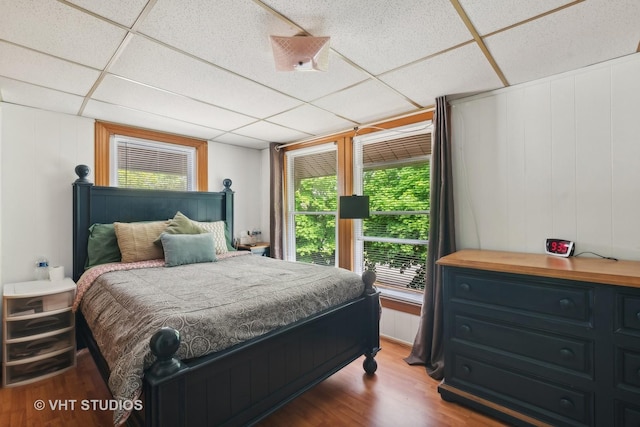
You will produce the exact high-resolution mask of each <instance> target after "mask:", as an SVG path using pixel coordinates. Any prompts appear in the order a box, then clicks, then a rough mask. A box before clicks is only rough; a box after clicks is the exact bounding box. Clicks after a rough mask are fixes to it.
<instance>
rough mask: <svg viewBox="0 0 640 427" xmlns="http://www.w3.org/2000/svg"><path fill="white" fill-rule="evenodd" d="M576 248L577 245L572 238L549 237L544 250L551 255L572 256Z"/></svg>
mask: <svg viewBox="0 0 640 427" xmlns="http://www.w3.org/2000/svg"><path fill="white" fill-rule="evenodd" d="M575 248H576V245H575V243H574V242H572V241H571V240H563V239H547V242H546V244H545V248H544V252H545V253H546V254H549V255H555V256H561V257H570V256H571V255H573V251H574V250H575Z"/></svg>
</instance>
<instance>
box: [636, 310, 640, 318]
mask: <svg viewBox="0 0 640 427" xmlns="http://www.w3.org/2000/svg"><path fill="white" fill-rule="evenodd" d="M636 318H637V319H638V320H640V311H639V312H637V313H636Z"/></svg>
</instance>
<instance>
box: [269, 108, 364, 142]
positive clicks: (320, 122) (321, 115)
mask: <svg viewBox="0 0 640 427" xmlns="http://www.w3.org/2000/svg"><path fill="white" fill-rule="evenodd" d="M269 121H270V122H273V123H277V124H279V125H282V126H286V127H288V128H291V129H297V130H299V131H301V132H306V133H309V134H312V135H322V134H327V133H331V132H337V131H341V130H344V129H348V128H350V127H353V125H355V124H356V123H354V122H352V121H348V120H345V119H341V118H340V117H338V116H336V115H335V114H332V113H330V112H328V111H325V110H322V109H320V108H318V107H314V106H313V105H303V106H301V107H298V108H294V109H293V110H290V111H287V112H285V113H282V114H278V115H277V116H273V117H271V118H269Z"/></svg>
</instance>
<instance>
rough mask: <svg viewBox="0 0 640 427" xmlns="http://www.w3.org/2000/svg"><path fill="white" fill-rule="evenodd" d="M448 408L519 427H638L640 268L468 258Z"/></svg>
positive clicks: (450, 350)
mask: <svg viewBox="0 0 640 427" xmlns="http://www.w3.org/2000/svg"><path fill="white" fill-rule="evenodd" d="M438 264H440V265H442V266H443V269H444V294H443V298H444V311H443V313H444V340H445V341H444V343H445V346H444V348H445V374H444V380H443V381H442V383H441V384H440V386H439V388H438V390H439V392H440V394H441V396H442V398H443V399H445V400H448V401H455V402H459V403H463V404H465V405H468V406H471V407H473V408H476V409H478V410H480V411H482V412H486V413H488V414H491V415H493V416H495V417H497V418H500V419H503V420H505V421H507V422H509V423H511V424H514V425H552V426H602V427H611V426H634V427H638V426H640V262H636V261H614V260H607V259H594V258H582V257H578V258H576V257H571V258H558V257H554V256H550V255H539V254H524V253H511V252H496V251H480V250H462V251H459V252H456V253H454V254H451V255H449V256H446V257H444V258H441V259H440V260H439V261H438Z"/></svg>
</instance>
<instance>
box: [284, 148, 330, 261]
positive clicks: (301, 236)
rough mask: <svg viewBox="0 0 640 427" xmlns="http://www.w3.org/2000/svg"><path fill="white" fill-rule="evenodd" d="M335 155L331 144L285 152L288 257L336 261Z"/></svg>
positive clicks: (300, 259) (290, 258) (296, 259)
mask: <svg viewBox="0 0 640 427" xmlns="http://www.w3.org/2000/svg"><path fill="white" fill-rule="evenodd" d="M337 158H338V157H337V151H336V148H335V145H334V144H330V145H323V146H321V147H314V148H311V149H302V150H296V151H292V152H288V153H287V239H286V257H287V259H288V260H291V261H301V262H308V263H313V264H321V265H330V266H335V265H336V257H337V250H336V216H337V204H338V184H337V183H338V178H337V165H338V160H337Z"/></svg>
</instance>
